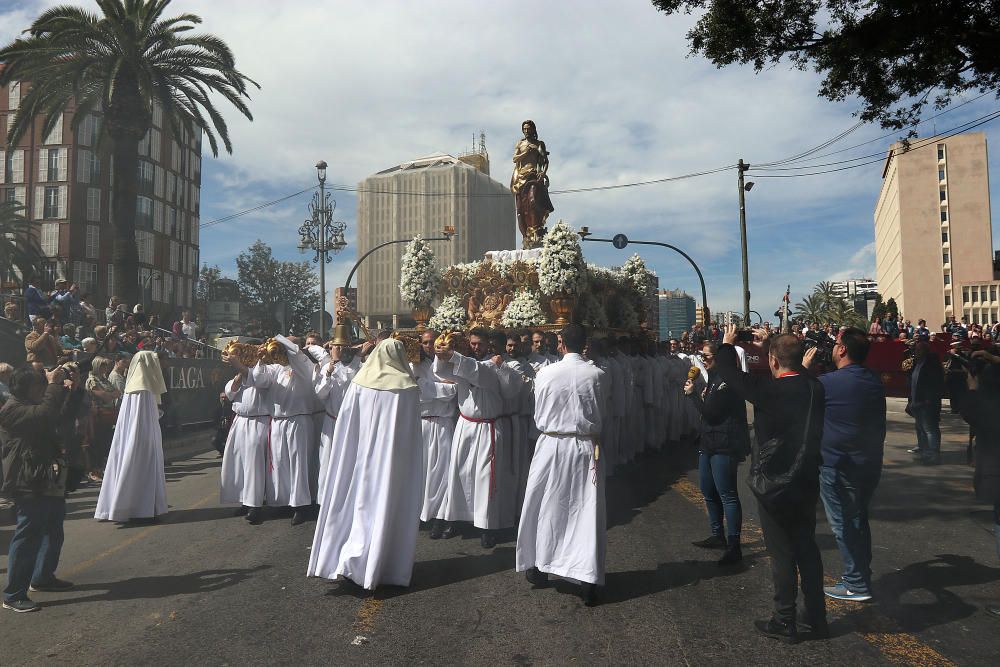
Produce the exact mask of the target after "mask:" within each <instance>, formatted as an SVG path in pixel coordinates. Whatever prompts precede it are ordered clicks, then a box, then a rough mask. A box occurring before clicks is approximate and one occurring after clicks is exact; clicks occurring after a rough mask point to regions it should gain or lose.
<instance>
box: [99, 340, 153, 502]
mask: <svg viewBox="0 0 1000 667" xmlns="http://www.w3.org/2000/svg"><path fill="white" fill-rule="evenodd" d="M165 393H167V387H166V385H165V384H164V382H163V371H162V370H161V369H160V358H159V356H158V355H157V354H156V353H155V352H139V353H137V354H136V355H135V356H134V357H132V362H131V363H130V364H129V368H128V375H127V376H126V378H125V394H124V395H123V396H122V403H121V407H120V408H119V410H118V421H117V422H116V423H115V435H114V438H113V439H112V441H111V451H110V452H109V453H108V463H107V465H106V466H105V469H104V481H103V482H102V484H101V492H100V495H98V497H97V511H96V512H94V518H95V519H100V520H102V521H130V520H135V519H140V520H147V521H151V522H155V521H156V520H157V517H158V516H160V515H162V514H166V513H167V484H166V479H165V477H164V474H163V439H162V438H163V436H162V434H161V433H160V415H159V410H158V406H159V404H160V396H161V395H163V394H165Z"/></svg>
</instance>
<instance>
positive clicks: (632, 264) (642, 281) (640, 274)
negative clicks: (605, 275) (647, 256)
mask: <svg viewBox="0 0 1000 667" xmlns="http://www.w3.org/2000/svg"><path fill="white" fill-rule="evenodd" d="M619 273H620V275H621V277H622V279H623V282H625V284H626V285H627V286H628V287H629V288H630V289H632V290H633V291H635V293H636V296H637V297H638V298H639V299H643V298H645V296H646V293H647V292H648V291H649V287H650V285H652V282H653V281H652V280H651V276H652V273H651V272H650V271H649V269H647V268H646V263H645V262H644V261H642V257H639V255H637V254H636V255H632V256H631V257H629V258H628V261H627V262H625V264H623V265H622V268H621V269H619Z"/></svg>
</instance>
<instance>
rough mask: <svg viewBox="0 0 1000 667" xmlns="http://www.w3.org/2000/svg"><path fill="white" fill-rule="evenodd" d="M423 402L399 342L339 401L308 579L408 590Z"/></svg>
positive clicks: (383, 348)
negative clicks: (334, 580) (396, 587)
mask: <svg viewBox="0 0 1000 667" xmlns="http://www.w3.org/2000/svg"><path fill="white" fill-rule="evenodd" d="M421 450H422V447H421V444H420V395H419V389H418V388H417V382H416V380H415V379H414V378H413V374H412V372H411V370H410V364H409V361H407V358H406V350H405V348H404V346H403V343H402V342H401V341H398V340H394V339H388V340H384V341H382V342H381V343H379V345H378V347H376V348H375V351H374V352H373V353H372V354H371V355H370V356H369V358H368V360H367V361H366V362H365V363H364V365H363V366H362V367H361V370H359V371H358V373H357V375H355V376H354V379H353V380H352V381H351V384H350V386H349V387H348V389H347V393H346V394H345V395H344V401H343V404H342V405H341V406H340V414H339V415H338V417H337V425H336V428H335V430H334V434H333V441H332V442H331V443H330V447H329V448H328V451H326V452H325V456H326V458H327V461H326V463H325V464H324V467H323V475H324V476H323V479H322V480H321V485H322V488H323V496H322V497H321V498H320V511H319V518H318V519H317V521H316V533H315V535H314V536H313V543H312V549H311V550H310V554H309V568H308V570H307V575H308V576H310V577H324V578H327V579H336V578H337V577H339V576H343V577H346V578H347V579H350V580H351V581H353V582H354V583H355V584H357V585H358V586H362V587H363V588H366V589H368V590H374V589H375V588H376V587H377V586H378V585H380V584H385V585H390V586H409V584H410V577H411V576H412V574H413V561H414V554H415V553H416V549H417V530H418V527H419V522H418V519H419V514H420V495H421V489H422V488H423V476H422V472H423V471H422V466H421V461H422V458H423V453H422V451H421Z"/></svg>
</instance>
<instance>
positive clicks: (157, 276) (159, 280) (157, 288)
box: [152, 272, 165, 301]
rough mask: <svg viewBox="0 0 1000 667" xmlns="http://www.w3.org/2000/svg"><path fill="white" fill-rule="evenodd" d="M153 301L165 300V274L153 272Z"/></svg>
mask: <svg viewBox="0 0 1000 667" xmlns="http://www.w3.org/2000/svg"><path fill="white" fill-rule="evenodd" d="M152 284H153V301H165V299H164V298H163V274H162V273H156V272H153V279H152Z"/></svg>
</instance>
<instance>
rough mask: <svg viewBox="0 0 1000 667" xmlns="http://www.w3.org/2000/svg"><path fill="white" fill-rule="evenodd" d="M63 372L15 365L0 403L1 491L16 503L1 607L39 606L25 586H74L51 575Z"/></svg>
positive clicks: (62, 511) (61, 510)
mask: <svg viewBox="0 0 1000 667" xmlns="http://www.w3.org/2000/svg"><path fill="white" fill-rule="evenodd" d="M64 378H65V373H64V371H63V370H62V369H61V368H56V369H54V370H51V371H48V372H47V373H46V374H45V375H44V376H43V375H41V374H40V373H38V372H37V371H35V370H34V369H32V368H30V367H27V368H22V369H19V370H18V371H16V372H15V373H14V376H13V377H12V378H11V387H10V389H11V399H10V400H9V401H7V403H6V404H5V405H4V406H3V408H2V409H0V444H2V451H3V460H4V479H3V489H2V492H3V495H5V496H7V497H10V498H12V499H13V500H14V504H15V505H16V507H17V528H16V529H15V531H14V537H13V538H11V541H10V550H9V552H8V559H7V587H6V588H5V589H4V591H3V608H4V609H10V610H12V611H16V612H27V611H35V610H36V609H38V605H36V604H35V603H34V602H32V601H31V600H30V599H29V598H28V590H29V588H30V589H31V590H33V591H57V590H58V591H61V590H67V589H69V588H72V586H73V585H72V584H70V583H69V582H68V581H61V580H59V579H57V578H56V576H55V571H56V567H57V566H58V565H59V555H60V552H61V551H62V544H63V519H64V518H65V516H66V488H65V484H66V474H67V471H66V466H65V463H64V462H61V443H60V439H59V434H58V432H57V426H58V423H59V417H60V411H61V409H62V404H63V400H64V390H63V380H64ZM46 379H47V380H48V386H47V387H46V386H45V382H46Z"/></svg>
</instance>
